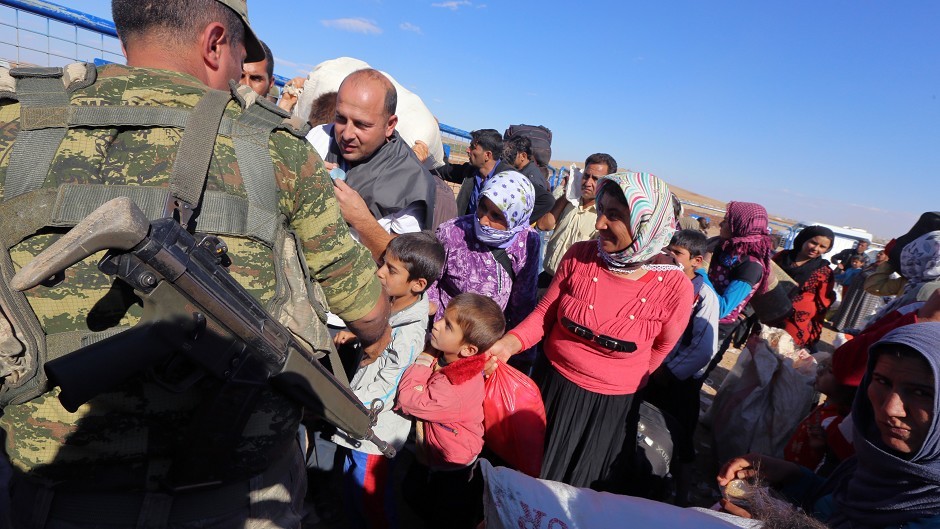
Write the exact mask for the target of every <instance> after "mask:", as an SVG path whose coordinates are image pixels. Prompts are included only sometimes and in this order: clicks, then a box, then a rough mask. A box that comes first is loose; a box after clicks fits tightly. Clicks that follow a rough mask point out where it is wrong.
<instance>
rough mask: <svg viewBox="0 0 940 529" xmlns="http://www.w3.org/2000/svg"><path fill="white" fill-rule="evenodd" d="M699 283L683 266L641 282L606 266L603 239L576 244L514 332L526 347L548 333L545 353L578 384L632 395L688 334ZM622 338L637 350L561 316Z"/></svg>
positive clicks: (592, 389) (607, 334) (657, 273)
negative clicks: (615, 346)
mask: <svg viewBox="0 0 940 529" xmlns="http://www.w3.org/2000/svg"><path fill="white" fill-rule="evenodd" d="M692 298H693V294H692V282H691V281H689V279H688V278H687V277H686V276H685V274H684V273H682V271H679V270H670V271H666V272H656V271H648V272H647V273H646V275H644V276H643V277H641V278H640V279H638V280H631V279H626V278H624V277H622V276H618V275H616V274H614V273H612V272H610V271H608V270H607V268H606V267H605V266H604V264H603V262H602V260H601V258H600V256H598V254H597V242H596V241H585V242H580V243H577V244H575V245H573V246H572V247H571V248H570V249H569V250H568V253H566V254H565V257H564V259H563V260H562V261H561V263H560V264H559V266H558V270H557V272H556V274H555V277H554V280H553V281H552V284H551V286H550V287H549V288H548V292H546V293H545V296H544V297H543V298H542V300H541V301H540V302H539V304H538V306H537V307H536V308H535V311H534V312H532V314H530V315H529V316H528V317H527V318H526V319H525V320H523V321H522V323H520V324H519V325H517V326H516V328H514V329H513V330H512V331H510V332H511V333H512V334H513V335H515V336H516V337H517V338H519V340H520V341H521V342H522V349H523V350H526V349H528V348H529V347H532V346H533V345H534V344H535V343H537V342H538V341H539V340H541V339H542V338H543V337H545V336H546V335H547V339H546V340H545V343H544V349H545V354H546V355H547V356H548V359H549V361H551V363H552V365H553V366H554V367H555V369H557V370H558V372H559V373H561V374H562V375H563V376H564V377H565V378H567V379H568V380H570V381H572V382H574V383H575V384H577V385H578V386H580V387H582V388H584V389H586V390H588V391H592V392H594V393H601V394H605V395H628V394H632V393H635V392H636V391H637V390H638V389H640V388H642V387H643V386H644V385H645V384H646V378H647V377H648V376H649V374H650V373H652V372H653V371H655V370H656V368H657V367H659V364H661V363H662V361H663V359H665V358H666V355H668V354H669V351H671V350H672V348H673V346H674V345H675V344H676V342H678V341H679V339H680V338H681V337H682V333H683V332H684V331H685V327H686V325H687V324H688V323H689V315H690V314H691V312H692ZM562 317H566V318H568V319H569V320H571V321H573V322H575V323H578V324H580V325H582V326H584V327H587V328H588V329H591V330H592V331H594V333H595V334H603V335H606V336H609V337H612V338H617V339H620V340H627V341H631V342H634V343H635V344H636V346H637V349H636V351H634V352H632V353H622V352H616V351H612V350H610V349H606V348H604V347H601V346H600V345H598V344H596V343H594V342H592V341H589V340H586V339H584V338H581V337H580V336H577V335H575V334H573V333H572V332H570V331H569V330H568V329H566V328H565V326H564V325H562V323H561V318H562Z"/></svg>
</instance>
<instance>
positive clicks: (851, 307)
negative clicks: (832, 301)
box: [832, 272, 884, 331]
mask: <svg viewBox="0 0 940 529" xmlns="http://www.w3.org/2000/svg"><path fill="white" fill-rule="evenodd" d="M869 275H871V273H865V272H862V273H860V274H858V275H857V276H855V278H854V279H852V281H851V282H850V283H849V284H848V285H846V287H845V290H844V291H843V296H842V304H840V305H839V310H838V311H837V312H836V315H835V316H834V317H833V318H832V326H833V327H835V328H836V329H837V330H839V331H847V330H850V329H853V330H855V329H858V330H860V329H863V328H864V327H865V324H866V323H867V322H868V319H869V318H871V316H872V315H873V314H874V313H875V312H877V311H878V309H880V308H881V307H882V306H883V305H884V300H883V299H882V298H881V296H876V295H874V294H869V293H868V292H865V279H866V278H867V277H868V276H869Z"/></svg>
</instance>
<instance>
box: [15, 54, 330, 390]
mask: <svg viewBox="0 0 940 529" xmlns="http://www.w3.org/2000/svg"><path fill="white" fill-rule="evenodd" d="M96 76H97V71H96V69H95V66H94V65H92V64H87V63H75V64H70V65H68V66H67V67H65V68H14V69H12V70H5V69H0V100H2V99H12V100H15V101H18V102H19V104H20V109H21V110H20V131H19V133H18V135H17V137H16V139H15V141H14V143H13V146H12V149H11V154H10V162H9V165H8V168H7V175H6V182H5V184H4V197H3V202H0V219H2V221H3V222H2V225H0V242H2V245H3V246H2V249H3V251H0V275H2V281H0V311H2V314H0V380H2V387H0V408H2V407H5V406H6V405H8V404H19V403H23V402H27V401H29V400H31V399H33V398H35V397H37V396H38V395H41V394H42V393H44V392H46V391H47V390H48V389H49V388H48V383H47V379H46V375H45V372H44V370H43V368H42V366H43V365H44V364H45V362H47V361H49V360H52V359H55V358H58V357H60V356H63V355H66V354H68V353H70V352H71V351H74V350H76V349H78V348H80V347H83V346H86V345H89V344H92V343H95V342H97V341H99V340H102V339H104V338H107V337H109V336H112V335H114V334H116V333H118V332H121V331H123V330H125V328H120V327H116V328H112V329H108V330H107V331H104V332H91V331H71V332H63V333H56V334H48V335H47V334H45V332H44V331H43V329H42V327H41V325H40V322H39V319H38V318H37V317H36V314H35V313H34V312H33V310H32V309H31V307H30V305H29V303H28V302H27V299H26V297H25V295H24V294H23V293H21V292H16V291H13V290H11V289H10V288H9V282H10V279H11V278H12V277H13V274H14V272H15V270H14V267H13V262H12V259H11V257H10V249H11V248H13V247H14V246H16V245H17V244H19V243H20V242H22V241H24V240H25V239H27V238H29V237H31V236H33V235H35V234H37V233H38V232H40V231H41V230H43V229H45V228H59V229H61V228H71V227H72V226H74V225H75V224H77V223H78V222H79V221H80V220H82V219H83V218H84V217H86V216H87V215H88V214H89V213H91V212H92V211H94V210H95V209H96V208H98V207H99V206H100V205H102V204H104V203H105V202H107V201H108V200H111V199H112V198H115V197H118V196H127V197H130V198H131V199H132V200H134V202H135V203H136V204H137V206H138V207H140V209H141V210H142V211H143V212H144V213H145V214H146V215H147V217H148V218H149V219H151V220H154V219H158V218H161V217H164V216H165V215H166V208H167V204H168V197H170V196H180V197H187V198H186V199H185V201H186V202H188V203H189V204H193V205H201V210H200V211H201V212H200V213H199V215H198V216H197V217H196V218H195V226H196V228H197V229H198V231H199V232H202V233H211V234H215V235H220V236H226V235H228V236H237V237H243V238H249V239H252V240H255V241H258V242H260V243H262V244H263V245H264V246H266V247H267V248H268V249H270V251H271V254H272V255H273V258H274V262H275V267H274V268H275V277H276V282H275V284H276V292H275V295H274V297H273V298H272V299H271V300H270V301H269V302H268V303H267V306H266V308H267V309H268V311H269V312H270V313H271V314H272V315H273V316H275V317H276V318H277V319H278V320H279V321H280V322H281V323H282V324H284V325H285V326H287V327H288V328H289V329H290V330H291V331H292V332H293V333H294V334H295V335H296V336H297V337H298V338H299V339H300V340H301V341H302V342H304V343H306V344H307V345H308V346H309V347H310V350H311V352H313V353H314V354H315V355H316V356H322V355H324V354H332V355H335V349H334V347H333V343H332V340H331V339H330V336H329V333H328V331H327V329H326V325H325V322H326V304H325V301H324V296H323V292H322V290H321V289H320V286H319V284H318V283H317V282H316V281H312V280H311V277H310V275H309V269H308V268H307V265H306V262H305V261H304V257H303V252H302V251H301V245H300V242H299V241H298V240H297V239H296V236H295V234H294V233H293V232H292V231H291V230H290V229H289V228H288V226H287V219H286V217H285V216H284V215H282V214H281V213H280V212H279V209H278V197H277V187H276V180H275V171H274V164H273V161H272V159H271V153H270V150H269V147H268V145H269V137H270V135H271V134H273V133H274V132H275V131H278V130H283V131H287V132H289V133H290V134H293V135H294V136H296V137H298V138H299V139H301V140H303V139H304V137H305V135H306V133H307V131H308V130H309V126H308V125H307V124H306V123H301V122H299V121H297V120H293V119H291V118H290V115H289V114H288V113H286V112H284V111H283V110H281V109H280V108H278V107H276V106H275V105H273V104H271V103H270V102H268V101H267V100H265V99H264V98H261V97H256V96H255V95H254V93H253V92H250V90H244V91H243V90H242V89H239V88H237V87H236V85H235V84H234V83H232V84H231V89H230V92H222V91H219V90H211V89H210V90H207V92H206V94H205V95H204V96H203V98H202V99H201V100H200V102H199V104H197V105H196V107H194V108H192V109H187V108H172V107H156V106H150V107H148V106H78V105H72V104H71V103H70V98H71V94H72V93H73V92H75V91H76V90H80V89H83V88H86V87H89V86H91V85H92V84H94V82H95V80H96ZM232 97H234V98H235V99H236V100H237V101H238V103H239V104H240V105H241V107H242V108H243V112H242V113H241V115H240V116H239V117H238V118H237V119H232V118H229V117H227V116H224V115H223V113H224V109H225V106H226V104H227V103H228V102H230V101H231V99H232ZM115 126H130V127H140V128H146V127H173V128H177V129H180V130H181V131H182V135H183V136H182V139H181V142H180V147H179V150H178V151H177V155H176V159H175V161H174V166H173V177H172V179H171V181H170V187H169V190H168V189H167V188H164V187H157V186H153V187H147V186H127V185H94V184H63V185H60V186H59V187H58V188H55V189H43V188H42V185H43V182H44V181H45V179H46V176H47V175H48V173H49V169H50V166H51V164H52V162H53V159H54V157H55V154H56V152H57V151H58V150H59V148H60V144H61V143H62V141H63V140H64V139H65V137H66V134H67V132H68V129H69V128H73V127H86V128H87V127H108V128H111V127H115ZM217 134H218V135H222V136H228V137H230V138H232V141H233V145H234V149H235V156H236V160H237V163H238V166H239V170H240V172H241V175H242V178H243V181H244V185H245V189H246V194H247V199H245V198H242V197H238V196H234V195H230V194H226V193H223V192H219V191H203V189H204V184H205V179H206V172H207V170H208V166H209V165H208V164H209V159H210V158H211V155H212V149H213V146H214V145H215V142H216V138H217V136H216V135H217ZM331 364H332V365H333V366H335V367H334V370H333V371H334V375H335V376H337V378H339V379H340V381H341V382H342V383H344V384H346V385H348V381H347V379H346V375H345V373H344V372H343V370H342V368H341V367H340V366H341V363H340V362H339V361H338V359H336V358H335V356H334V357H333V358H331Z"/></svg>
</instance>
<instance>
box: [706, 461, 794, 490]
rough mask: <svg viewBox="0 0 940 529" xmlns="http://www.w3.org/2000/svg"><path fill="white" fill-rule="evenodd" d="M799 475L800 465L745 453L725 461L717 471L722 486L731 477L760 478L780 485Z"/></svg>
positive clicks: (774, 484)
mask: <svg viewBox="0 0 940 529" xmlns="http://www.w3.org/2000/svg"><path fill="white" fill-rule="evenodd" d="M799 475H800V467H799V465H797V464H796V463H791V462H789V461H785V460H783V459H777V458H775V457H770V456H763V455H760V454H747V455H744V456H740V457H735V458H734V459H732V460H730V461H728V462H727V463H725V465H724V466H723V467H721V470H719V471H718V485H719V486H721V487H724V486H725V485H727V484H728V483H729V482H730V481H731V480H733V479H746V480H752V479H760V480H761V481H763V482H765V483H767V484H768V485H771V486H778V485H782V484H783V483H785V482H786V481H788V480H790V479H792V478H795V477H797V476H799Z"/></svg>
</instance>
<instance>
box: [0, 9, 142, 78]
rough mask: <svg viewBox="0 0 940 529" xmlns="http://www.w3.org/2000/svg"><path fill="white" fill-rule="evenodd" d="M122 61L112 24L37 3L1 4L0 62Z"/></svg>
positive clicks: (49, 63)
mask: <svg viewBox="0 0 940 529" xmlns="http://www.w3.org/2000/svg"><path fill="white" fill-rule="evenodd" d="M95 59H103V60H105V61H109V62H121V63H123V62H124V55H123V54H122V53H121V43H120V41H118V39H117V32H116V31H115V30H114V24H112V23H111V22H110V21H108V20H104V19H101V18H98V17H95V16H91V15H88V14H86V13H81V12H79V11H75V10H72V9H69V8H67V7H63V6H60V5H56V4H53V3H51V2H42V1H38V0H3V1H0V60H4V61H6V62H8V63H9V64H10V65H11V66H13V65H17V64H29V65H35V66H64V65H66V64H68V63H71V62H75V61H87V62H94V60H95Z"/></svg>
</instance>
